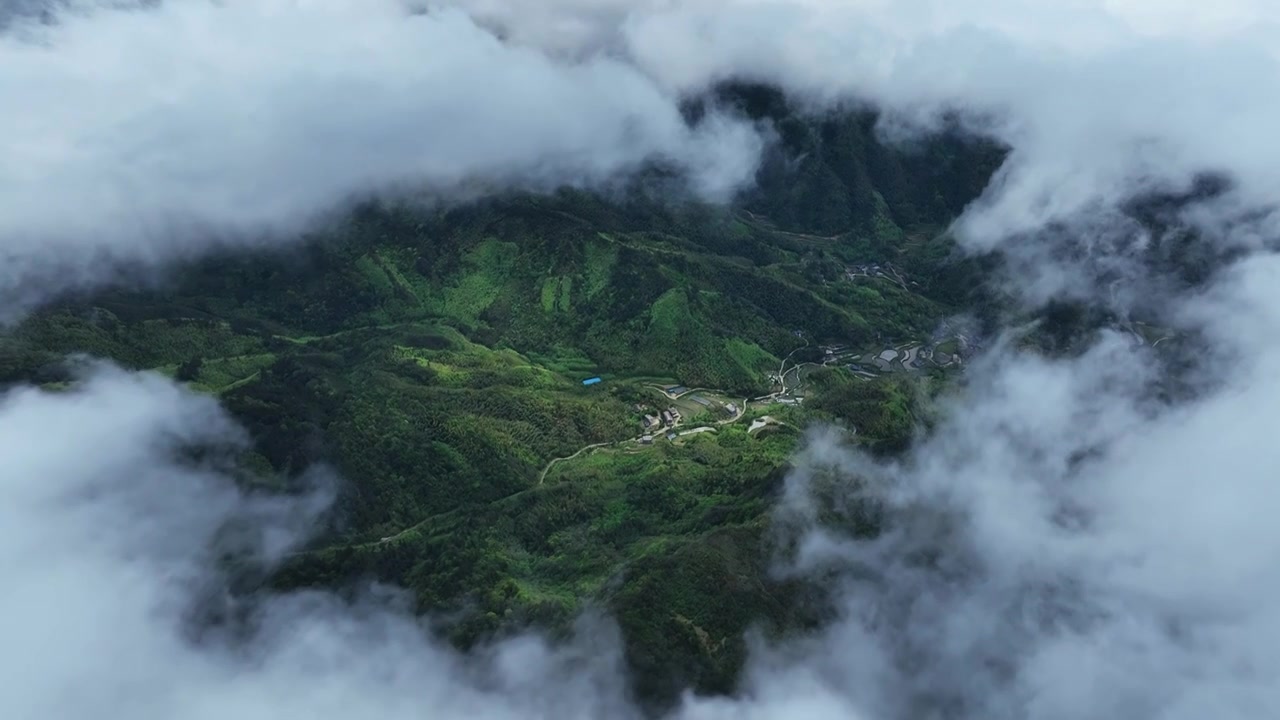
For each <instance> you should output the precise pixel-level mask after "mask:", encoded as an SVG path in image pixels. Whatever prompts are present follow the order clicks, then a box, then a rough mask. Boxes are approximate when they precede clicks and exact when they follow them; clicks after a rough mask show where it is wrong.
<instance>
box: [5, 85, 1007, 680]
mask: <svg viewBox="0 0 1280 720" xmlns="http://www.w3.org/2000/svg"><path fill="white" fill-rule="evenodd" d="M718 102H721V103H734V104H736V105H737V106H738V107H740V108H741V109H742V111H743V112H746V113H749V114H751V115H753V116H755V117H757V118H761V119H768V120H770V121H772V122H773V123H774V124H775V126H777V127H778V130H779V135H780V137H781V142H780V145H779V148H778V149H777V151H776V152H775V154H774V155H773V156H771V157H770V158H769V159H768V161H767V162H766V163H765V165H764V167H763V168H762V170H761V173H760V178H759V183H758V187H757V188H756V189H754V190H753V191H752V192H750V193H748V194H747V195H746V196H745V197H744V198H743V200H742V202H741V203H739V204H738V205H737V206H734V207H729V208H720V207H706V206H701V205H698V204H695V203H690V202H685V201H673V200H671V199H670V198H664V197H661V196H660V195H655V194H654V193H653V192H649V191H646V190H645V189H644V187H638V188H635V189H633V191H631V192H628V193H623V194H619V195H614V196H602V195H593V194H587V193H581V192H570V191H565V192H562V193H559V194H556V195H553V196H513V197H504V198H499V199H494V200H490V201H485V202H481V203H475V204H471V205H467V206H464V207H455V208H450V209H444V210H427V209H424V208H422V207H418V206H412V205H408V204H394V203H367V204H365V205H362V206H360V207H358V208H356V209H355V210H354V211H352V212H351V213H350V214H349V216H347V217H345V218H344V219H343V220H342V221H341V222H339V223H337V224H336V225H335V226H333V227H330V228H328V229H326V230H325V231H324V232H322V233H318V234H317V235H316V236H315V237H311V238H307V239H306V241H304V242H300V243H298V244H296V245H294V246H292V247H290V248H289V249H287V250H281V251H277V252H273V253H260V254H255V255H252V256H245V255H240V256H224V257H216V258H212V259H210V260H207V261H205V262H202V263H200V264H198V265H196V266H194V267H190V268H186V269H185V270H183V271H182V272H181V273H180V274H179V275H178V276H176V277H174V278H173V279H172V281H171V282H170V283H168V284H167V285H165V286H164V287H162V288H158V289H157V288H150V289H146V290H139V291H128V292H125V291H113V292H106V293H100V294H97V295H94V296H92V297H86V298H78V299H76V300H74V301H68V302H64V303H62V304H59V305H58V306H55V307H50V308H47V309H46V310H44V311H42V312H40V313H38V314H37V315H35V316H33V317H31V318H30V319H29V320H27V321H26V322H25V323H24V324H23V325H21V326H20V327H17V328H15V329H14V330H12V331H11V332H9V333H8V334H7V335H6V336H5V337H4V338H3V339H2V340H0V381H4V382H37V383H41V384H44V385H46V386H50V387H57V386H59V385H60V384H61V383H65V382H68V381H70V380H71V379H72V376H71V375H70V374H69V372H68V370H67V367H66V364H65V363H64V362H62V359H63V358H64V357H65V356H66V355H67V354H69V353H89V354H92V355H95V356H98V357H104V358H110V359H112V360H114V361H116V362H118V363H120V364H122V365H124V366H127V367H131V368H140V369H141V368H145V369H153V370H156V371H159V372H162V373H165V374H168V375H171V376H173V377H175V378H177V379H178V380H180V381H183V382H187V383H190V384H191V386H192V387H194V388H197V389H199V390H201V391H204V392H208V393H212V394H216V395H217V396H218V397H219V398H220V399H221V401H222V402H223V403H224V405H225V406H226V407H227V408H228V409H229V410H230V411H231V412H232V413H233V414H234V415H235V416H236V417H237V418H238V419H239V420H240V421H241V422H242V423H243V424H244V425H245V426H246V427H247V428H248V430H249V431H250V433H251V435H252V437H253V442H254V446H253V451H252V452H251V453H249V454H248V455H247V456H246V457H244V458H243V459H242V460H243V465H244V468H245V470H246V476H247V477H250V478H255V479H254V480H249V481H253V482H267V483H274V484H275V486H277V487H284V488H285V489H289V488H290V487H291V484H290V481H288V480H284V481H281V480H280V479H281V478H284V479H288V478H296V477H298V476H299V475H300V473H302V471H303V470H305V469H306V468H308V467H310V466H313V465H315V464H316V463H324V464H327V465H330V466H332V467H334V468H335V469H336V470H337V471H338V472H339V473H340V474H341V476H342V478H343V479H344V481H345V484H344V486H343V491H342V495H341V497H340V499H339V502H338V503H337V506H336V508H335V510H334V513H333V523H332V526H331V527H330V528H329V529H328V531H327V532H326V533H325V534H324V535H322V537H320V538H319V539H318V540H317V542H316V543H315V545H314V547H312V548H310V549H308V550H307V551H306V552H303V553H300V554H299V555H297V556H296V557H294V558H292V559H291V560H290V562H288V563H287V564H286V566H285V567H284V568H283V569H282V570H281V571H280V572H278V573H277V574H276V575H275V576H274V577H273V578H271V579H270V581H269V582H270V583H271V584H272V585H273V586H274V587H277V588H296V587H312V586H323V587H334V588H343V587H355V586H358V585H359V584H360V583H362V582H364V581H367V580H370V579H376V580H381V581H386V582H392V583H396V584H399V585H402V586H404V587H406V588H408V589H409V590H410V591H411V592H412V593H413V594H414V596H415V598H416V601H417V608H418V609H419V610H420V611H422V612H432V613H434V614H435V615H436V616H437V617H442V618H449V622H447V623H446V624H445V625H444V626H443V627H444V632H446V633H447V634H448V635H449V636H450V637H451V638H452V639H453V640H454V641H455V642H456V643H457V644H458V645H460V646H462V647H467V646H470V645H473V644H475V643H477V642H482V641H484V640H485V639H488V638H491V637H494V636H495V635H498V634H502V633H505V632H510V631H512V630H514V629H517V628H521V627H525V626H528V625H530V624H536V625H539V626H542V627H545V628H548V629H549V630H550V631H552V632H556V631H559V630H561V629H563V628H564V627H565V626H566V624H567V622H568V621H569V620H570V619H571V618H572V617H574V616H575V615H576V614H578V613H580V612H581V611H582V610H583V609H584V608H588V607H592V606H597V607H602V608H604V609H605V610H607V611H608V612H609V613H610V614H611V615H612V616H613V617H615V618H616V619H617V621H618V622H619V624H620V625H621V628H622V632H623V636H624V638H625V640H626V642H627V650H628V660H629V662H630V663H631V665H632V667H633V669H634V670H636V673H635V677H636V678H637V681H636V682H637V688H636V689H637V692H638V694H639V696H640V697H641V698H643V699H645V700H646V701H648V702H652V703H657V704H661V703H664V702H669V701H670V700H672V699H673V698H674V697H675V695H676V694H677V693H678V692H679V690H680V689H681V688H683V687H686V686H692V687H694V688H696V689H698V690H699V691H703V692H728V691H730V690H731V689H732V688H733V687H734V684H735V682H736V679H737V674H738V672H739V670H740V667H741V664H742V659H743V655H744V652H745V647H744V641H743V634H744V631H745V630H746V629H747V628H749V627H752V626H757V627H761V628H763V630H764V631H765V632H767V633H769V632H782V631H785V630H787V629H794V628H796V627H805V626H808V625H811V624H813V623H816V622H819V621H820V620H821V617H822V602H821V597H820V596H819V595H817V594H816V593H815V591H814V589H813V588H810V587H806V586H804V585H803V584H801V583H798V582H783V581H779V580H776V579H773V578H771V577H770V576H769V574H768V573H767V572H766V565H767V562H768V559H769V557H770V554H771V552H772V551H771V546H772V544H773V543H775V542H776V541H777V538H776V537H774V536H773V535H771V534H770V533H768V532H766V525H767V522H766V521H767V515H768V512H769V508H770V504H771V499H772V498H773V497H774V495H775V494H776V492H777V491H778V489H779V483H780V480H781V478H782V477H783V475H784V474H785V471H786V466H787V458H788V457H790V455H791V454H792V453H793V451H794V450H795V448H796V446H797V444H798V442H800V438H801V432H802V429H803V428H805V427H806V426H808V425H809V424H811V423H813V422H815V421H826V422H836V423H844V424H847V425H851V426H853V427H854V428H856V429H857V431H858V432H857V434H856V436H854V441H856V442H860V443H864V444H866V445H867V446H868V447H871V448H873V449H875V450H877V451H881V452H893V451H895V450H896V449H898V448H900V447H902V446H903V445H904V444H905V443H906V442H907V440H908V439H909V437H910V435H911V432H912V430H913V427H914V425H915V423H916V422H917V420H918V417H917V416H918V412H919V405H918V403H919V402H920V398H921V397H924V396H927V394H928V392H931V391H936V390H937V389H938V388H939V387H941V385H942V383H943V382H944V381H945V378H946V376H947V372H946V370H945V366H947V365H948V364H950V363H949V361H942V360H939V359H938V358H947V357H951V356H952V355H958V354H959V353H960V349H959V348H958V341H957V340H956V339H949V338H944V340H945V342H942V343H936V344H935V343H934V342H932V341H931V340H930V338H931V334H932V333H933V332H934V331H935V330H936V329H937V327H938V325H939V322H940V321H941V320H943V319H944V318H946V317H947V316H949V315H951V314H953V313H955V312H956V311H958V310H961V309H963V308H964V307H966V305H967V304H968V303H969V302H970V295H971V293H972V292H973V288H974V287H975V286H976V284H977V283H976V281H975V277H976V274H977V272H978V267H977V265H976V264H974V263H973V262H970V261H963V262H962V261H957V260H954V259H953V257H952V256H953V252H952V251H953V248H952V246H951V244H950V241H949V240H948V239H947V238H946V237H945V234H944V232H943V231H944V229H945V227H946V224H947V223H948V222H949V220H950V219H951V218H952V217H954V215H955V214H956V213H958V212H959V210H960V209H961V208H962V207H963V206H964V204H965V203H966V202H968V201H969V200H971V199H972V198H973V197H974V196H975V195H976V194H977V192H978V191H979V190H980V189H981V187H982V186H983V185H984V184H985V181H986V179H987V178H986V177H985V176H983V175H982V173H983V172H984V170H983V168H986V170H985V172H989V171H990V169H992V168H994V166H995V163H997V162H998V161H999V151H998V149H994V148H991V147H988V146H983V145H978V144H973V143H971V142H969V141H966V140H964V139H962V138H960V137H958V136H946V137H942V138H940V139H937V140H933V141H929V142H928V143H922V144H920V145H918V146H915V147H911V148H900V147H890V146H887V145H885V144H884V143H882V142H880V141H879V140H878V139H877V138H876V135H875V133H874V132H873V123H874V118H873V117H871V116H869V115H863V114H846V115H838V116H837V115H833V116H828V117H823V118H802V117H798V116H796V115H794V113H792V112H791V111H790V110H788V109H787V108H786V105H785V103H783V102H782V99H781V98H780V96H778V95H776V93H772V92H770V91H768V90H764V89H760V88H729V89H726V90H725V91H724V93H722V96H721V97H720V98H719V99H718ZM974 168H978V170H976V171H975V170H974ZM922 343H923V344H924V348H925V349H926V350H928V349H932V350H934V355H933V356H932V357H933V358H934V359H933V361H929V362H926V361H925V360H924V359H923V358H924V354H923V353H921V354H919V355H918V354H917V353H918V352H919V350H920V348H919V347H916V346H919V345H921V344H922ZM822 346H828V348H827V349H829V350H831V352H830V353H827V352H826V351H825V350H824V349H821V348H822ZM884 353H889V355H888V356H885V355H883V354H884ZM894 353H898V354H897V359H892V360H885V359H884V357H892V356H893V355H894ZM904 358H905V359H904ZM824 361H825V362H824ZM877 363H878V364H877ZM780 369H785V380H784V382H783V384H782V385H781V386H780V384H779V383H778V381H777V380H776V378H775V377H774V376H775V375H776V374H778V373H779V371H780ZM597 377H598V378H600V379H601V382H599V383H597V384H592V385H584V384H583V381H584V380H587V379H590V378H597ZM672 387H682V388H683V389H691V390H690V391H689V392H683V391H677V392H673V393H667V392H665V389H667V388H672ZM762 396H763V397H762ZM752 398H762V399H759V400H757V401H755V402H749V401H750V400H751V399H752ZM671 409H675V410H677V411H678V412H679V414H680V417H681V419H680V420H679V423H678V425H677V426H676V427H674V428H653V429H648V430H646V429H645V427H644V423H645V416H650V417H655V416H656V417H660V416H661V414H662V412H663V411H664V410H668V411H669V410H671ZM669 432H671V433H675V438H674V439H673V440H671V439H668V437H667V433H669ZM679 433H687V434H684V435H681V434H679ZM645 436H647V437H645ZM282 483H283V484H282ZM868 523H869V526H868V528H866V530H867V531H868V532H871V531H874V522H873V520H872V519H870V518H869V519H868Z"/></svg>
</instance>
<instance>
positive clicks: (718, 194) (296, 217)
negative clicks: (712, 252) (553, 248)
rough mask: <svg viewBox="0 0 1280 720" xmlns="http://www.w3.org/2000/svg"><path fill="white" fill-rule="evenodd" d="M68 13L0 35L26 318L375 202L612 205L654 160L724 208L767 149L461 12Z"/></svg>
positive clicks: (719, 120) (94, 6)
mask: <svg viewBox="0 0 1280 720" xmlns="http://www.w3.org/2000/svg"><path fill="white" fill-rule="evenodd" d="M71 7H72V8H73V9H72V10H62V11H56V12H54V13H53V14H52V16H51V17H52V18H54V22H51V23H37V22H33V21H31V20H30V17H31V16H30V14H26V15H18V16H17V17H18V18H19V19H17V20H14V21H13V22H11V24H10V25H9V27H8V28H7V30H4V31H2V32H3V34H0V96H2V97H4V98H5V100H6V103H7V105H6V107H8V108H11V111H8V112H5V113H3V115H2V116H0V157H3V158H4V162H3V163H2V164H0V166H2V167H3V169H0V240H2V241H3V243H4V251H5V253H4V257H5V268H4V270H3V271H2V272H0V289H2V290H3V291H4V292H5V293H6V294H7V295H8V296H10V297H12V296H14V295H16V294H18V293H19V291H22V294H23V295H24V298H23V299H24V300H27V302H28V303H29V304H30V303H36V302H39V301H40V300H41V299H42V298H43V297H44V296H47V295H49V294H51V293H53V292H56V291H58V290H60V289H75V288H76V286H92V285H94V284H99V283H102V282H110V281H112V280H113V279H115V278H116V277H118V275H117V272H116V271H117V270H118V268H119V267H120V266H130V267H131V270H130V272H132V273H134V274H137V273H139V272H142V271H143V270H145V269H155V268H159V267H163V266H164V265H166V264H167V263H170V262H172V261H177V260H184V259H191V258H195V257H199V256H200V255H201V254H202V253H205V252H208V251H210V250H211V249H214V248H218V247H227V246H231V247H235V246H246V245H247V246H254V245H264V244H269V243H283V242H288V241H290V240H291V239H293V238H296V237H298V236H299V235H300V234H301V233H302V231H304V230H308V229H312V228H313V227H314V226H315V225H316V223H317V222H318V221H320V220H323V219H325V218H326V217H327V216H328V214H330V213H332V212H333V211H334V210H335V209H337V208H339V207H340V206H341V205H343V204H344V203H347V202H350V201H352V200H353V199H356V198H363V197H368V196H369V195H372V194H382V195H388V194H390V195H400V196H405V197H411V198H413V197H417V198H421V199H423V200H424V201H445V200H452V199H457V198H459V197H464V198H465V197H474V196H475V195H477V194H485V193H494V192H501V191H503V190H515V189H519V190H533V191H548V190H554V189H556V188H559V187H564V186H576V187H590V188H596V189H599V188H601V187H604V186H606V185H608V184H609V183H613V182H616V181H618V180H619V179H621V178H623V177H624V176H626V175H628V174H633V173H636V172H638V171H640V170H642V169H643V168H645V167H646V166H648V165H650V164H653V163H660V164H665V165H668V166H672V167H675V168H679V169H683V170H685V171H687V172H686V173H685V175H686V177H687V179H688V185H689V190H690V191H691V192H692V193H694V194H695V195H696V196H700V197H704V198H707V199H717V200H718V199H724V198H726V197H728V196H729V195H730V194H731V193H732V192H733V191H734V190H735V189H736V188H738V187H739V186H741V185H742V184H743V183H746V182H749V181H750V180H751V178H752V174H753V172H754V168H755V163H756V157H757V155H758V152H759V149H760V146H761V143H762V140H761V138H760V136H759V134H758V132H757V130H756V128H754V127H752V126H751V125H749V124H746V123H743V122H740V121H736V120H733V119H731V118H727V117H723V116H719V115H714V114H713V116H712V117H710V118H708V120H707V121H706V122H703V123H700V124H699V125H698V127H696V128H694V127H690V126H689V125H688V124H686V122H685V121H684V119H683V118H682V117H681V115H680V112H679V107H678V99H677V98H676V97H675V96H673V95H672V94H670V93H667V92H664V91H663V90H662V89H661V88H659V87H658V86H656V85H655V84H654V83H653V82H652V81H651V80H650V79H648V78H647V77H645V76H644V75H643V74H641V73H640V72H638V71H637V70H636V69H635V68H634V67H632V66H630V65H627V64H624V63H621V62H618V61H616V60H613V59H610V58H608V57H603V56H600V57H593V58H589V59H584V60H581V61H566V60H560V59H555V58H551V57H549V56H547V55H545V54H543V53H541V52H538V51H536V50H532V49H528V48H519V47H514V46H511V45H506V44H503V43H501V42H499V41H498V39H497V38H495V37H494V36H493V35H492V34H490V33H489V32H487V31H485V30H483V29H481V28H480V27H478V26H477V25H476V24H475V23H474V22H473V21H472V20H471V19H470V18H469V17H468V16H467V15H466V14H464V13H462V12H459V11H440V12H434V13H431V14H411V13H410V12H409V10H408V9H407V8H406V7H405V6H403V4H402V3H399V2H396V1H395V0H374V1H373V2H355V1H353V0H325V1H324V2H310V3H308V2H298V1H297V0H266V1H265V2H263V1H254V2H248V1H244V0H232V1H231V2H222V3H212V2H206V1H204V0H174V1H172V2H165V3H147V4H138V3H86V2H80V3H73V4H71ZM21 18H27V19H26V20H23V19H21ZM33 276H36V277H39V278H40V279H41V282H40V283H38V285H37V287H34V288H33V287H32V284H31V283H30V282H29V278H30V277H33ZM68 286H70V287H68ZM28 298H29V299H28Z"/></svg>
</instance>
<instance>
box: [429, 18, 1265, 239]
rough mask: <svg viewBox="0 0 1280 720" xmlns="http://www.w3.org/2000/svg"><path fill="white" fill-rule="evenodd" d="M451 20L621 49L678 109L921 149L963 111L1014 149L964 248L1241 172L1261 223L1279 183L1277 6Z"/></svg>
mask: <svg viewBox="0 0 1280 720" xmlns="http://www.w3.org/2000/svg"><path fill="white" fill-rule="evenodd" d="M445 4H447V5H451V6H456V7H463V8H466V9H468V10H469V11H472V12H475V13H477V14H478V15H479V16H481V17H483V18H485V19H486V21H487V22H489V23H491V24H494V25H497V26H499V27H502V28H504V29H506V30H507V32H508V33H509V34H510V35H511V36H512V38H513V39H515V40H516V41H520V42H523V43H526V44H528V45H531V46H539V47H544V48H547V49H550V50H552V51H555V52H561V53H572V52H573V51H574V50H573V49H572V48H568V47H566V45H567V44H569V43H576V44H577V47H578V51H582V50H585V49H589V48H594V47H598V46H601V45H604V46H609V47H612V48H614V50H615V52H616V53H618V54H620V55H622V56H625V57H627V58H629V59H630V61H631V62H633V63H634V64H635V65H636V66H637V67H639V68H641V69H642V70H643V71H644V72H645V73H646V74H648V75H649V76H651V77H653V78H654V79H655V81H657V82H658V83H659V84H661V85H662V86H663V87H666V88H669V89H670V90H671V91H673V92H680V93H697V92H699V91H701V90H704V89H706V88H707V87H709V86H711V85H713V84H715V83H717V82H720V81H723V80H726V79H730V78H748V79H754V80H759V81H762V82H769V83H774V84H777V85H779V86H781V87H784V88H786V89H788V90H789V92H790V93H791V94H792V96H793V97H795V98H796V99H797V100H799V101H801V102H807V103H811V104H812V105H814V106H815V107H816V108H822V107H827V106H829V105H831V104H833V103H840V102H847V101H849V100H851V99H857V100H862V101H868V102H871V103H873V104H875V105H876V106H877V107H880V108H881V109H883V110H884V111H885V112H886V113H887V115H888V118H887V119H888V121H889V122H890V123H896V124H898V125H906V126H913V127H916V128H917V129H925V130H927V129H929V128H930V127H932V126H933V125H934V123H936V121H937V119H938V117H939V116H940V114H942V113H949V112H956V111H960V112H961V114H962V116H964V117H966V118H967V119H968V122H969V126H970V127H971V129H973V130H974V131H975V132H979V133H982V134H985V135H990V136H994V137H997V138H999V139H1001V140H1003V141H1005V142H1006V143H1008V145H1009V146H1010V147H1011V148H1012V149H1013V152H1012V155H1011V156H1010V158H1009V161H1008V163H1007V164H1006V166H1005V167H1004V168H1003V169H1002V171H1001V173H1000V175H999V176H998V177H997V179H996V182H995V183H994V184H993V186H992V187H991V188H990V190H989V192H988V194H987V196H986V197H985V198H984V199H983V202H982V203H980V204H979V205H978V206H976V207H974V208H972V209H971V211H970V212H969V213H968V214H967V216H966V217H965V219H964V221H963V222H962V223H961V225H960V226H959V228H958V230H959V231H960V235H961V237H962V238H963V239H964V240H965V241H966V243H967V244H968V246H969V247H971V248H974V249H988V248H991V247H995V246H997V245H1000V244H1002V243H1003V241H1005V240H1007V239H1009V238H1011V237H1017V236H1020V235H1023V234H1026V233H1028V232H1033V231H1038V230H1041V229H1042V228H1043V227H1044V226H1045V225H1046V224H1049V223H1062V222H1068V221H1073V220H1075V219H1077V218H1078V217H1079V216H1081V215H1082V214H1096V213H1099V212H1104V211H1106V210H1108V209H1111V208H1113V207H1114V206H1115V204H1116V203H1118V202H1123V201H1125V200H1127V199H1129V198H1131V197H1132V196H1133V195H1134V193H1135V192H1137V191H1144V190H1145V191H1150V190H1172V189H1181V188H1186V187H1187V186H1188V185H1189V183H1190V182H1191V178H1192V177H1193V176H1194V174H1195V173H1197V172H1202V171H1209V170H1221V171H1226V172H1228V173H1229V174H1230V175H1232V176H1233V177H1234V178H1236V179H1237V180H1239V186H1238V188H1237V191H1236V192H1237V193H1238V195H1239V197H1238V198H1237V200H1238V201H1239V202H1242V203H1244V204H1246V205H1254V206H1256V205H1262V204H1267V203H1273V199H1272V194H1271V191H1270V188H1272V187H1274V186H1275V185H1276V184H1277V182H1280V169H1278V168H1280V163H1278V162H1277V159H1280V158H1277V150H1276V146H1275V143H1274V142H1272V141H1271V139H1272V126H1273V121H1274V119H1275V118H1276V117H1278V116H1280V55H1278V54H1277V53H1276V52H1275V49H1274V42H1273V40H1274V38H1275V37H1276V36H1277V34H1278V33H1280V9H1277V7H1278V6H1276V4H1275V3H1272V2H1268V1H1267V0H1233V1H1232V2H1227V3H1210V4H1205V3H1197V2H1190V1H1184V0H1179V1H1178V2H1176V3H1174V4H1173V5H1170V4H1169V3H1155V2H1147V1H1142V0H1114V1H1110V2H1102V1H1085V2H1070V3H1063V2H1053V1H1052V0H1016V1H1015V0H968V1H966V2H959V3H941V2H936V1H934V0H907V1H906V2H901V1H900V2H887V1H885V0H726V1H724V2H697V1H695V2H680V3H676V2H663V1H662V0H651V1H650V2H640V3H635V2H627V3H623V2H610V1H608V0H606V1H605V2H593V3H589V5H590V6H591V7H592V8H593V10H592V12H591V13H589V14H587V13H582V12H580V6H581V5H582V4H583V3H580V2H575V1H574V0H561V1H559V2H556V1H554V0H553V1H552V2H549V3H539V4H538V6H537V9H536V11H535V10H534V8H533V6H531V5H529V4H527V3H517V2H508V1H503V0H446V1H445ZM566 27H569V28H571V30H572V31H571V32H565V31H564V29H565V28H566Z"/></svg>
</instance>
